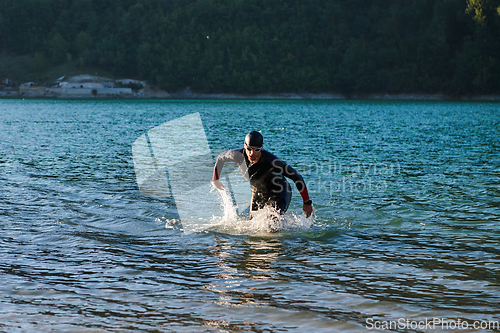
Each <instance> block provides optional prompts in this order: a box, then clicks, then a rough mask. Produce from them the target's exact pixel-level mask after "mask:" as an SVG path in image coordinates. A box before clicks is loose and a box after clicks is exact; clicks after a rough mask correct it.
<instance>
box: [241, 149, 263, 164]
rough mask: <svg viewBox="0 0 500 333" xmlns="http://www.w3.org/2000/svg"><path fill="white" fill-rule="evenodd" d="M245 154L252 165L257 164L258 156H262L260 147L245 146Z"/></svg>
mask: <svg viewBox="0 0 500 333" xmlns="http://www.w3.org/2000/svg"><path fill="white" fill-rule="evenodd" d="M257 150H258V151H257ZM245 154H247V157H248V159H249V160H250V162H251V163H252V164H253V163H257V162H258V161H259V159H260V155H261V154H262V147H254V146H247V145H246V144H245Z"/></svg>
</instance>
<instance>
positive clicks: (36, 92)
mask: <svg viewBox="0 0 500 333" xmlns="http://www.w3.org/2000/svg"><path fill="white" fill-rule="evenodd" d="M57 89H58V88H55V89H54V88H52V89H51V88H43V89H40V87H33V88H31V89H23V90H19V91H16V90H10V91H9V90H7V91H0V99H24V98H29V99H166V100H168V99H172V100H173V99H185V100H189V99H201V100H225V99H227V100H380V101H391V100H394V101H396V100H401V101H463V102H467V101H478V102H499V101H500V95H471V96H459V97H455V96H450V95H446V94H422V93H402V94H386V93H378V94H377V93H371V94H349V95H346V94H341V93H263V94H235V93H195V92H191V91H189V92H186V91H181V92H176V93H169V92H166V91H163V90H157V89H154V90H149V91H139V92H132V91H125V92H124V91H123V89H122V91H118V88H116V89H115V90H116V91H113V89H111V88H110V89H108V91H104V92H99V93H94V94H93V93H92V91H90V90H89V91H67V92H63V91H57ZM59 90H62V89H59ZM68 90H69V89H68ZM82 90H83V89H82Z"/></svg>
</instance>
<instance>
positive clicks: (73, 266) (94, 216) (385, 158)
mask: <svg viewBox="0 0 500 333" xmlns="http://www.w3.org/2000/svg"><path fill="white" fill-rule="evenodd" d="M186 117H187V118H186ZM189 117H191V118H189ZM193 117H194V118H193ZM179 119H181V120H182V119H194V120H193V121H195V122H196V121H197V123H196V124H197V126H198V127H196V126H195V127H196V128H195V130H196V131H198V132H199V130H200V128H199V125H200V124H201V126H202V132H204V135H205V136H203V135H201V134H200V136H198V138H197V139H189V138H187V137H186V135H187V134H185V133H187V132H186V131H188V129H187V127H185V126H184V127H182V126H181V125H179V130H178V132H175V135H173V134H172V133H173V132H172V128H170V129H169V130H168V129H167V127H161V126H163V125H164V124H170V125H172V124H173V125H175V124H178V123H177V122H176V121H179ZM0 120H1V121H0V145H1V149H0V188H1V191H2V195H1V197H0V216H1V217H0V226H1V228H2V232H1V236H0V257H1V260H0V281H1V284H0V331H2V332H56V331H57V332H109V331H112V332H133V331H144V332H233V331H234V332H238V331H254V332H306V331H315V332H364V331H368V330H369V329H370V328H371V329H375V328H393V329H394V331H400V332H401V331H417V332H422V331H424V332H432V331H435V330H437V329H441V328H443V324H439V322H444V321H448V322H447V324H446V325H448V326H447V328H448V331H455V330H457V329H458V328H464V327H465V326H464V323H467V325H468V326H467V327H468V328H469V329H470V330H473V329H474V328H476V331H484V332H489V331H492V330H493V328H494V327H492V326H491V325H493V324H495V323H496V324H497V325H498V324H499V322H500V306H499V304H500V226H499V222H500V135H499V129H500V104H498V103H483V102H481V103H479V102H477V103H476V102H467V103H459V102H401V101H376V102H375V101H302V100H301V101H268V100H261V101H258V100H252V101H224V100H218V101H205V100H204V101H161V100H154V101H153V100H151V101H150V100H137V101H136V100H133V101H129V100H102V101H90V100H89V101H87V100H0ZM193 126H194V125H193ZM188 127H189V126H188ZM155 128H156V129H158V128H160V129H161V131H160V132H161V133H163V134H165V135H167V136H169V135H170V137H169V140H171V141H172V140H174V141H175V140H178V141H175V142H178V143H176V144H172V145H168V147H165V149H166V150H165V151H163V153H162V154H164V156H163V161H164V163H170V161H175V160H176V159H182V158H183V157H184V156H187V155H189V154H190V151H184V150H185V147H187V146H189V147H197V148H200V147H201V148H200V149H201V151H205V152H206V151H207V149H208V151H209V157H208V161H203V163H202V165H200V167H199V169H198V168H192V167H189V168H186V169H190V170H183V169H182V168H181V169H179V170H181V171H182V173H184V172H186V175H187V174H189V175H190V176H189V177H195V176H196V175H199V176H200V177H201V178H203V177H205V175H206V170H207V165H208V169H210V167H211V164H212V163H213V161H214V158H215V154H216V153H217V152H219V151H222V150H226V149H234V148H240V147H242V141H243V138H244V136H245V134H246V133H247V132H249V131H251V130H258V131H262V134H263V135H264V139H265V148H266V149H268V150H269V151H271V152H273V153H275V154H276V155H277V156H279V157H281V158H282V159H283V160H285V161H286V162H288V163H289V164H290V165H292V166H293V167H295V168H296V169H297V170H298V171H299V172H301V173H302V175H303V176H304V178H305V180H306V183H307V185H308V187H309V192H310V196H311V199H312V200H313V202H314V208H315V214H314V216H313V218H312V219H305V217H304V216H303V215H301V199H300V195H298V192H297V190H296V188H295V186H294V185H293V184H292V187H293V189H294V195H293V198H292V202H291V205H290V209H289V212H288V215H287V217H286V221H287V224H285V229H284V230H283V231H282V232H279V233H276V234H271V233H268V232H266V231H265V229H263V228H262V224H259V223H262V221H260V222H258V221H255V223H254V222H252V221H249V220H248V218H247V217H246V215H245V214H244V213H242V211H243V209H242V208H243V207H239V208H241V209H240V210H239V211H236V210H234V208H235V207H232V208H233V213H232V215H231V214H230V216H229V217H228V216H225V215H224V214H225V213H227V209H229V208H231V207H230V205H228V204H226V212H224V211H223V206H222V205H221V204H218V203H215V204H214V203H210V200H208V199H207V200H206V201H205V200H200V195H201V194H203V193H201V192H203V191H205V188H203V189H201V188H199V189H198V190H196V191H194V192H189V193H191V194H190V195H188V196H185V195H184V196H182V193H180V194H179V193H174V192H175V191H176V190H175V191H174V187H175V186H177V184H180V183H181V182H182V180H181V179H179V178H175V177H176V176H175V175H174V173H175V171H176V170H174V169H175V166H174V167H170V169H169V170H167V171H169V172H171V173H169V175H170V176H169V177H170V178H169V179H167V181H169V182H170V183H167V188H166V190H165V189H163V190H164V192H165V191H166V192H165V193H166V194H165V193H164V194H163V195H162V194H161V193H160V194H158V193H156V194H154V193H153V194H152V192H148V191H149V190H148V189H146V190H144V188H140V186H139V183H140V179H139V178H140V177H139V176H138V174H137V172H138V170H137V169H138V168H140V167H141V161H140V159H136V160H135V161H134V157H135V156H134V154H135V153H133V146H134V144H137V143H138V142H141V141H140V140H139V139H141V138H143V139H144V138H146V139H148V140H149V141H147V142H146V141H144V142H146V145H143V146H142V148H141V149H142V151H141V149H139V150H137V151H139V152H142V153H144V154H145V155H144V156H149V155H148V154H147V153H148V152H150V153H152V154H153V155H154V154H155V153H157V152H155V151H154V150H155V149H156V147H155V143H154V142H153V141H154V133H153V131H152V130H154V129H155ZM146 134H149V135H146ZM138 140H139V141H138ZM192 140H194V141H192ZM196 140H198V141H196ZM172 142H173V141H172ZM189 142H191V143H193V144H191V146H190V144H187V143H189ZM145 147H146V148H147V149H146V148H145ZM197 148H196V149H197ZM145 149H146V150H145ZM193 149H195V148H193ZM150 150H151V151H150ZM134 152H135V151H134ZM205 157H206V156H205ZM205 159H206V158H205ZM191 165H195V164H191ZM157 167H158V170H160V174H161V172H163V171H165V170H164V169H165V168H164V165H161V163H160V165H158V166H157ZM162 170H163V171H162ZM198 170H200V171H199V172H198ZM224 171H227V173H228V174H230V173H231V172H232V171H234V168H233V169H231V167H230V166H229V165H227V166H226V167H225V170H224ZM189 172H190V173H189ZM160 176H161V175H160ZM177 176H178V175H177ZM202 176H203V177H202ZM189 177H188V176H186V178H189ZM164 178H165V177H164ZM237 179H238V178H237V177H233V178H232V181H233V185H234V186H236V185H237V186H240V187H241V188H243V189H244V188H245V183H239V184H238V183H237ZM142 180H144V179H142ZM164 180H165V179H163V181H164ZM207 181H208V180H207ZM224 181H225V180H224V179H223V182H224ZM159 182H160V181H159ZM144 184H145V183H142V185H141V186H142V187H144V186H145V185H144ZM158 184H159V183H158ZM150 185H151V179H150ZM153 185H154V182H153ZM168 186H170V187H171V190H170V192H168V191H169V187H168ZM153 187H154V186H153ZM160 190H161V189H160ZM191 190H193V188H191ZM160 192H161V191H160ZM200 193H201V194H200ZM247 194H248V193H247ZM207 195H209V196H211V198H212V197H213V196H219V197H221V198H222V196H221V194H219V193H218V192H217V191H212V192H210V193H208V194H207ZM243 195H245V193H244V191H243ZM181 197H182V198H181ZM191 197H192V198H193V199H192V202H191V201H190V199H189V198H191ZM176 198H177V199H178V202H177V204H176ZM235 200H236V199H235ZM181 201H182V202H183V203H182V204H184V205H186V204H187V206H186V207H184V208H182V207H180V206H179V207H177V206H178V205H180V202H181ZM229 201H231V200H229ZM240 206H241V202H240ZM183 209H188V210H189V209H191V211H192V212H194V213H193V214H197V213H200V214H202V215H206V218H204V217H203V216H202V217H198V218H196V219H193V220H190V221H187V220H188V219H189V218H185V216H187V215H185V214H184V213H183V212H184V210H183ZM212 210H214V211H215V212H216V213H215V214H213V212H212ZM235 212H239V215H237V216H236V215H234V213H235ZM183 214H184V215H183ZM186 214H187V213H186ZM217 214H218V215H217ZM226 215H227V214H226ZM224 216H225V217H224ZM209 217H210V219H209ZM207 223H208V224H207ZM188 225H190V229H189V230H188V228H187V226H188ZM257 225H258V227H257ZM193 226H194V227H193ZM426 321H427V326H424V325H423V324H424V323H425V322H426ZM430 321H432V322H433V323H434V324H435V326H434V327H432V326H431V325H430V324H431V323H430ZM396 323H397V326H395V324H396ZM384 325H386V326H384ZM389 325H392V326H391V327H389ZM473 325H475V326H473ZM488 325H490V326H488ZM444 328H446V326H444ZM496 329H497V330H498V329H499V328H498V326H497V327H496ZM385 331H388V330H385ZM444 331H447V330H444Z"/></svg>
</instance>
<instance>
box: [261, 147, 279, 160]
mask: <svg viewBox="0 0 500 333" xmlns="http://www.w3.org/2000/svg"><path fill="white" fill-rule="evenodd" d="M261 157H264V159H266V160H267V161H269V162H271V163H273V162H275V161H276V162H283V161H282V160H281V158H279V157H277V156H276V155H274V154H273V153H271V152H269V151H267V150H262V155H261Z"/></svg>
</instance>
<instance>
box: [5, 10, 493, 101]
mask: <svg viewBox="0 0 500 333" xmlns="http://www.w3.org/2000/svg"><path fill="white" fill-rule="evenodd" d="M0 52H1V53H2V54H4V55H12V56H20V55H28V56H29V57H27V58H26V59H29V68H30V70H31V71H34V72H36V71H42V70H44V69H46V68H47V67H50V66H54V65H56V64H61V63H65V62H70V61H73V62H76V63H77V64H79V65H80V66H82V67H83V66H88V65H92V66H96V67H98V68H105V69H106V70H108V71H109V72H111V73H114V74H116V75H121V76H126V77H130V78H136V79H142V80H148V81H149V82H150V83H151V84H153V85H156V86H157V87H159V88H161V89H165V90H167V91H178V90H182V89H185V88H186V87H190V88H191V90H193V91H197V92H205V93H224V92H226V93H248V94H253V93H280V92H297V93H299V92H310V93H319V92H339V93H344V94H352V93H389V94H396V93H446V94H450V95H453V96H463V95H480V94H498V93H500V0H0ZM3 71H4V72H8V69H5V67H3ZM6 75H9V73H0V77H4V76H6Z"/></svg>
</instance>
